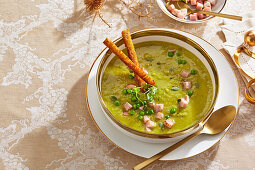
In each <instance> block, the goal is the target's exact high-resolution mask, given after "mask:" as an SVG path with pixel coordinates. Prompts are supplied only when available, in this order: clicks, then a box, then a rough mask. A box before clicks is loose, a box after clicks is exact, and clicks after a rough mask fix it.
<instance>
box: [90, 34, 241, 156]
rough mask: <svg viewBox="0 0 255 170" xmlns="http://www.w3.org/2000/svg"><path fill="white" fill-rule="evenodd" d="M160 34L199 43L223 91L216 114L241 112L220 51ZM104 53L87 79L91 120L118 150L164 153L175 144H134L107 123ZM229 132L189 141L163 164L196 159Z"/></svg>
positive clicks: (234, 83) (235, 86)
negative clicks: (99, 78) (101, 80)
mask: <svg viewBox="0 0 255 170" xmlns="http://www.w3.org/2000/svg"><path fill="white" fill-rule="evenodd" d="M154 30H155V29H154ZM157 30H166V31H172V32H176V33H179V34H182V35H184V36H187V37H188V38H190V39H192V40H194V41H196V42H197V43H198V44H199V45H200V46H202V48H204V49H205V50H206V51H207V53H208V54H209V55H210V56H211V58H212V59H213V61H214V63H215V65H216V67H217V70H218V73H219V82H220V87H219V94H218V99H217V102H216V105H215V110H217V109H219V108H221V107H223V106H226V105H233V106H235V107H236V108H238V98H239V90H238V84H237V80H236V77H235V74H234V73H233V70H232V69H231V66H230V65H229V63H228V62H227V60H226V59H225V57H224V56H223V55H222V54H221V53H220V52H219V51H218V50H216V49H215V48H214V47H213V46H212V45H210V44H209V43H208V42H206V41H204V40H202V39H200V38H198V37H196V36H194V35H191V34H189V33H185V32H182V31H179V30H173V29H157ZM105 52H106V50H104V51H103V52H102V53H101V54H100V55H99V57H98V58H97V59H96V61H95V62H94V64H93V65H92V67H91V70H90V73H89V75H88V82H87V87H86V88H87V89H86V90H87V104H88V108H89V110H90V113H91V117H92V118H93V119H94V121H95V123H96V125H97V126H98V128H99V129H100V131H101V132H102V133H103V134H104V135H105V136H106V137H107V138H108V139H109V140H110V141H111V142H112V143H114V144H115V145H116V146H118V147H120V148H122V149H124V150H126V151H127V152H130V153H132V154H135V155H138V156H141V157H145V158H149V157H151V156H153V155H155V154H156V153H158V152H160V151H162V150H163V149H165V148H167V147H169V146H170V145H172V144H173V143H164V144H157V143H145V142H141V141H138V140H135V139H133V138H130V137H128V136H126V135H125V134H123V133H122V132H121V131H119V130H118V129H117V128H116V127H114V126H113V125H112V124H111V123H110V122H109V121H108V119H107V118H106V116H105V115H104V113H103V110H102V109H101V107H100V103H99V99H98V95H97V90H96V72H97V68H98V65H99V62H100V60H101V59H102V57H103V55H104V54H105ZM227 130H228V128H227V129H226V130H225V131H224V132H222V133H220V134H218V135H213V136H209V135H200V136H198V137H196V138H195V139H193V140H191V141H189V142H188V143H186V144H185V145H183V146H181V147H180V148H178V149H176V150H175V151H173V152H171V153H170V154H168V155H166V156H164V157H162V158H161V160H178V159H184V158H188V157H191V156H194V155H197V154H199V153H201V152H203V151H205V150H207V149H209V148H210V147H212V146H213V145H214V144H216V143H217V142H218V141H219V140H220V139H221V138H222V137H223V136H224V135H225V133H226V132H227Z"/></svg>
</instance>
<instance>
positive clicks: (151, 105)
mask: <svg viewBox="0 0 255 170" xmlns="http://www.w3.org/2000/svg"><path fill="white" fill-rule="evenodd" d="M147 104H148V106H150V107H154V105H155V103H153V102H148V103H147Z"/></svg>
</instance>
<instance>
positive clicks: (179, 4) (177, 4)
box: [166, 1, 243, 21]
mask: <svg viewBox="0 0 255 170" xmlns="http://www.w3.org/2000/svg"><path fill="white" fill-rule="evenodd" d="M171 4H174V6H175V8H176V9H179V10H180V9H183V8H186V9H187V15H189V14H192V13H200V14H207V15H212V16H217V17H222V18H228V19H234V20H239V21H242V19H243V17H241V16H236V15H229V14H221V13H216V12H209V11H200V10H192V9H191V8H190V7H189V5H188V4H186V3H185V2H181V1H175V2H168V3H167V4H166V6H167V7H168V6H170V5H171Z"/></svg>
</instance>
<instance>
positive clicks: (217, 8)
mask: <svg viewBox="0 0 255 170" xmlns="http://www.w3.org/2000/svg"><path fill="white" fill-rule="evenodd" d="M156 1H157V3H158V6H159V7H160V9H161V10H162V11H163V12H164V13H165V14H166V15H168V16H169V17H170V18H172V19H174V20H176V21H180V22H184V23H192V24H194V23H202V22H205V21H208V20H210V19H212V18H214V16H208V17H207V18H205V19H201V20H197V21H191V20H189V19H180V18H177V17H176V16H174V15H173V14H172V13H171V12H170V11H168V9H167V8H166V2H165V0H156ZM226 3H227V0H217V3H216V5H214V6H212V12H217V13H220V12H221V11H222V10H223V8H224V7H225V5H226ZM191 9H195V7H192V6H191Z"/></svg>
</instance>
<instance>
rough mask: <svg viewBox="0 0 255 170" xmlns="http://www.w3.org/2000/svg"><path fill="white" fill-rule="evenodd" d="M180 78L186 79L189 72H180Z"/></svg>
mask: <svg viewBox="0 0 255 170" xmlns="http://www.w3.org/2000/svg"><path fill="white" fill-rule="evenodd" d="M181 76H182V77H183V78H187V77H189V76H190V72H189V71H187V70H182V72H181Z"/></svg>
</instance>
